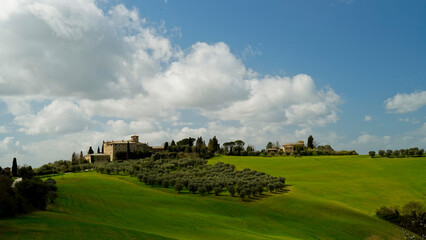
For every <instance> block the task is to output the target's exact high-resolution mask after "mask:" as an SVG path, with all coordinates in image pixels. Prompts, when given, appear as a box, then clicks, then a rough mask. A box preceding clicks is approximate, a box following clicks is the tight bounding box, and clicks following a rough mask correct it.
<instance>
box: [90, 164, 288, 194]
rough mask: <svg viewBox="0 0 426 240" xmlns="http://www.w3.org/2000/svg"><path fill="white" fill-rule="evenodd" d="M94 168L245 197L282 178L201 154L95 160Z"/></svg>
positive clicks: (276, 185)
mask: <svg viewBox="0 0 426 240" xmlns="http://www.w3.org/2000/svg"><path fill="white" fill-rule="evenodd" d="M95 169H96V171H98V172H100V173H105V174H123V173H124V174H128V175H131V176H136V177H137V178H138V179H139V181H141V182H144V183H145V184H147V185H151V186H162V187H165V188H173V189H174V190H175V191H177V192H181V191H182V190H187V191H189V192H191V193H194V194H195V193H199V194H201V195H207V194H211V193H214V194H215V195H220V194H221V193H222V192H224V191H228V192H229V194H230V195H231V196H236V195H238V196H239V197H240V198H242V199H245V198H248V197H250V196H256V195H262V194H263V192H264V191H270V192H273V191H278V192H279V191H282V190H283V188H284V187H285V178H283V177H273V176H270V175H268V174H265V173H264V172H258V171H255V170H250V169H248V168H246V169H244V170H241V171H239V170H236V169H235V166H234V165H230V164H225V163H222V162H219V163H216V164H215V165H207V160H205V159H201V158H183V159H159V160H153V159H149V158H147V159H143V160H139V161H137V162H135V161H125V162H109V163H97V164H96V163H95Z"/></svg>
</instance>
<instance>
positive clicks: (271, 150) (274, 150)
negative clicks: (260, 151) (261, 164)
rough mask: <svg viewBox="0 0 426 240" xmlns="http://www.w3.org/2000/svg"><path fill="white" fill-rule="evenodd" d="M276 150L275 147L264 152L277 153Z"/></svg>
mask: <svg viewBox="0 0 426 240" xmlns="http://www.w3.org/2000/svg"><path fill="white" fill-rule="evenodd" d="M278 150H279V149H278V148H277V147H273V148H267V149H266V152H267V153H268V154H269V153H277V152H278Z"/></svg>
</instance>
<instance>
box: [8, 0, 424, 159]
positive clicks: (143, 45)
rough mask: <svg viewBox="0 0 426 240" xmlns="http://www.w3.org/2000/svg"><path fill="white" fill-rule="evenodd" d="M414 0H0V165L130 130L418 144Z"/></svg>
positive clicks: (54, 155) (58, 155)
mask: <svg viewBox="0 0 426 240" xmlns="http://www.w3.org/2000/svg"><path fill="white" fill-rule="evenodd" d="M425 66H426V2H425V1H420V0H413V1H388V0H387V1H384V0H383V1H380V0H377V1H367V0H323V1H305V0H301V1H289V0H288V1H287V0H286V1H272V0H271V1H249V0H244V1H237V0H235V1H224V0H223V1H190V0H187V1H177V0H166V1H164V0H161V1H160V0H158V1H155V0H146V1H130V0H127V1H126V0H123V1H118V0H98V1H95V0H76V1H57V0H37V1H36V0H19V1H17V0H2V8H1V9H0V166H2V167H6V166H10V165H11V164H12V159H13V157H16V158H17V159H18V164H19V165H24V164H28V165H32V166H33V167H38V166H41V165H42V164H45V163H48V162H53V161H56V160H62V159H63V160H70V159H71V155H72V153H73V152H78V153H79V152H80V151H83V152H84V153H86V152H87V150H88V148H89V146H92V147H93V148H94V149H96V148H97V146H101V144H102V141H103V140H123V139H129V138H130V135H133V134H137V135H139V136H140V137H139V138H140V141H142V142H146V143H148V144H149V145H151V146H158V145H162V144H163V143H164V142H166V141H169V142H170V141H171V140H172V139H174V140H175V141H177V140H180V139H182V138H186V137H194V138H197V137H199V136H202V137H203V139H205V140H206V141H208V139H209V138H212V137H213V136H217V138H218V140H219V142H220V143H224V142H227V141H233V140H237V139H242V140H243V141H244V142H245V143H246V145H248V144H250V145H252V146H254V147H255V148H256V149H257V150H261V149H262V148H265V146H266V144H267V143H268V142H269V141H272V142H276V141H278V142H279V143H280V144H285V143H290V142H296V141H299V140H304V141H306V139H307V138H308V136H309V135H312V136H313V137H314V139H315V142H316V143H317V144H318V145H326V144H330V145H331V146H332V147H333V148H334V149H336V150H356V151H357V152H358V153H360V154H367V153H368V151H370V150H375V151H377V150H379V149H401V148H410V147H419V148H426V107H425V105H426V77H425V76H426V67H425Z"/></svg>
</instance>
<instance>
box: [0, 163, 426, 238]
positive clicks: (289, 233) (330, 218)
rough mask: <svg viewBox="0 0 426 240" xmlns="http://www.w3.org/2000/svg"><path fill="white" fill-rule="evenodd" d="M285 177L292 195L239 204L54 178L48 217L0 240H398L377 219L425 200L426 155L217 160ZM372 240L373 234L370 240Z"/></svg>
mask: <svg viewBox="0 0 426 240" xmlns="http://www.w3.org/2000/svg"><path fill="white" fill-rule="evenodd" d="M217 161H223V162H228V163H232V164H235V165H236V166H237V168H239V169H242V168H246V167H248V168H252V169H256V170H259V171H265V172H267V173H269V174H271V175H274V176H284V177H286V178H287V183H288V184H291V185H292V186H290V187H289V189H290V190H291V191H290V192H288V193H283V194H268V195H267V196H266V197H264V198H263V199H261V200H257V201H251V202H242V201H241V200H239V199H238V198H232V197H229V196H220V197H215V196H211V195H210V196H206V197H202V196H200V195H198V194H197V195H192V194H187V193H182V194H177V193H175V192H174V191H172V190H169V189H163V188H152V187H150V186H145V185H144V184H143V183H139V182H137V180H136V178H131V177H127V176H109V175H101V174H98V173H77V174H66V175H64V176H63V177H57V178H56V180H57V182H58V194H59V198H58V200H57V203H56V204H55V205H54V206H52V207H51V208H50V209H49V211H45V212H36V213H32V214H30V215H27V216H22V217H19V218H15V219H8V220H0V239H81V238H86V239H87V238H90V239H105V238H108V239H109V238H113V239H122V238H125V239H366V238H370V239H402V238H401V237H402V235H401V231H400V230H399V229H398V228H397V227H395V226H393V225H391V224H389V223H387V222H384V221H382V220H379V219H377V218H376V217H375V216H374V211H375V209H377V208H378V207H380V206H382V205H402V204H404V203H406V202H407V201H410V200H420V201H423V202H425V195H424V193H426V181H425V179H426V172H425V167H426V158H422V159H409V158H407V159H371V158H369V157H366V156H348V157H302V158H294V157H277V158H262V157H225V156H222V157H217V158H214V159H212V160H211V161H210V162H211V163H215V162H217ZM375 237H376V238H375Z"/></svg>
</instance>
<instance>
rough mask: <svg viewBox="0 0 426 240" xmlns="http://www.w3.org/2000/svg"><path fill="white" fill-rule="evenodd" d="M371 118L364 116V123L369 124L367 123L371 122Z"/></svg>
mask: <svg viewBox="0 0 426 240" xmlns="http://www.w3.org/2000/svg"><path fill="white" fill-rule="evenodd" d="M372 119H373V118H372V117H371V116H369V115H365V116H364V122H369V121H371V120H372Z"/></svg>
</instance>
